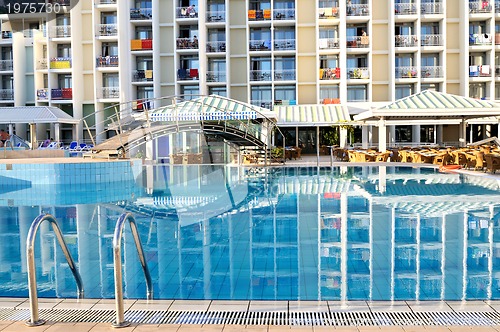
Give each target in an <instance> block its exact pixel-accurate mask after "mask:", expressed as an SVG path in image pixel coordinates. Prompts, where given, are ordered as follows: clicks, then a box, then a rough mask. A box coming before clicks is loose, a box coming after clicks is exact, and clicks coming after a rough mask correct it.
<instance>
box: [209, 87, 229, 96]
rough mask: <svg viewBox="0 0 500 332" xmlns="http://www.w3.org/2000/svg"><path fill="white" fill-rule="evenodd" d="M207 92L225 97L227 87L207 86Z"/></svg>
mask: <svg viewBox="0 0 500 332" xmlns="http://www.w3.org/2000/svg"><path fill="white" fill-rule="evenodd" d="M208 93H209V94H211V95H217V96H221V97H227V89H226V87H225V86H211V87H209V88H208Z"/></svg>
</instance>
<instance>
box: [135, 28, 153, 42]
mask: <svg viewBox="0 0 500 332" xmlns="http://www.w3.org/2000/svg"><path fill="white" fill-rule="evenodd" d="M135 39H153V29H152V27H146V26H144V27H143V26H138V27H136V28H135Z"/></svg>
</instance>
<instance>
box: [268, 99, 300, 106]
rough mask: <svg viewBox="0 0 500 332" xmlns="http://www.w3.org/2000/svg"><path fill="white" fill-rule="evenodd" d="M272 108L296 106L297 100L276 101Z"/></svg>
mask: <svg viewBox="0 0 500 332" xmlns="http://www.w3.org/2000/svg"><path fill="white" fill-rule="evenodd" d="M273 105H274V106H289V105H297V100H295V99H291V100H290V99H283V100H280V99H277V100H275V101H274V103H273Z"/></svg>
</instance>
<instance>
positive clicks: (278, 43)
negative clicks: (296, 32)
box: [274, 39, 295, 51]
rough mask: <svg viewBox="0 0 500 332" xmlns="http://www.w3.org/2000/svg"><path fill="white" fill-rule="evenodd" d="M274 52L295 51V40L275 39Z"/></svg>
mask: <svg viewBox="0 0 500 332" xmlns="http://www.w3.org/2000/svg"><path fill="white" fill-rule="evenodd" d="M274 50H275V51H291V50H295V39H275V40H274Z"/></svg>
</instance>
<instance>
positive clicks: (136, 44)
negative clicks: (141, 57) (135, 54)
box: [130, 39, 153, 51]
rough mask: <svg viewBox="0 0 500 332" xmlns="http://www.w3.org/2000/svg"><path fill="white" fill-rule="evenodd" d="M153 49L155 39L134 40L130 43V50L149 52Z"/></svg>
mask: <svg viewBox="0 0 500 332" xmlns="http://www.w3.org/2000/svg"><path fill="white" fill-rule="evenodd" d="M152 49H153V39H132V40H131V41H130V50H132V51H149V50H152Z"/></svg>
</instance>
